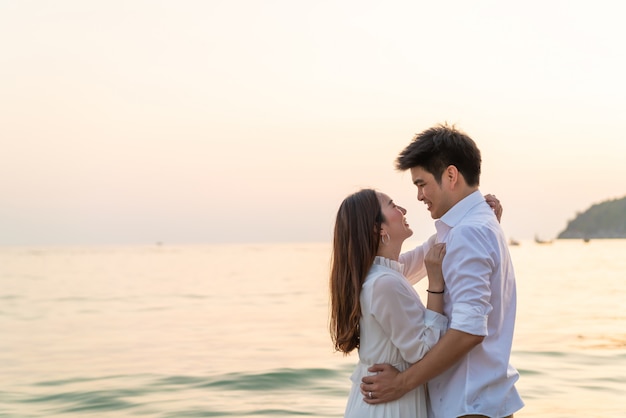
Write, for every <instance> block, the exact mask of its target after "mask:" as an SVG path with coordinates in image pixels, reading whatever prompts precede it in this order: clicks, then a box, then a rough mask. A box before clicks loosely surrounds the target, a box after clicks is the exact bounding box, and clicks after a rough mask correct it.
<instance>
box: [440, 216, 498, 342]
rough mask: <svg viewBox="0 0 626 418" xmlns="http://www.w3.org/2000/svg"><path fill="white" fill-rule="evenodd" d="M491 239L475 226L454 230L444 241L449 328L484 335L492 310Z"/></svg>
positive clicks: (493, 264)
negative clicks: (450, 304) (450, 302)
mask: <svg viewBox="0 0 626 418" xmlns="http://www.w3.org/2000/svg"><path fill="white" fill-rule="evenodd" d="M490 241H491V239H490V237H489V236H488V234H485V232H484V231H481V230H480V229H479V228H477V227H469V226H459V227H457V228H453V229H452V230H451V233H450V235H449V237H448V240H447V242H446V256H445V257H444V259H443V274H444V277H445V282H446V288H447V290H448V292H449V295H450V298H451V301H452V310H451V313H450V328H453V329H456V330H459V331H463V332H466V333H468V334H472V335H482V336H486V335H487V334H488V332H487V318H488V315H489V313H490V312H491V311H492V306H491V304H490V303H489V301H490V299H491V275H492V274H493V271H494V269H495V262H494V257H493V254H492V252H491V251H490V250H489V247H490Z"/></svg>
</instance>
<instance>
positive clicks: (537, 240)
mask: <svg viewBox="0 0 626 418" xmlns="http://www.w3.org/2000/svg"><path fill="white" fill-rule="evenodd" d="M535 242H536V243H537V244H552V240H549V241H545V240H542V239H540V238H539V237H538V236H537V235H535Z"/></svg>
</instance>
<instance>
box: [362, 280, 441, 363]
mask: <svg viewBox="0 0 626 418" xmlns="http://www.w3.org/2000/svg"><path fill="white" fill-rule="evenodd" d="M372 314H373V315H374V318H375V319H376V321H378V323H379V324H380V325H381V327H382V329H383V330H384V332H385V333H386V334H387V336H388V337H389V339H390V340H391V342H392V343H393V344H394V345H395V346H396V347H397V348H398V350H399V351H400V354H401V355H402V358H403V359H404V360H406V361H407V362H409V363H415V362H417V361H418V360H420V359H421V358H422V357H423V356H424V355H425V354H426V353H427V352H428V350H430V349H431V347H432V346H434V345H435V344H436V343H437V341H438V340H439V338H440V337H441V336H442V335H443V333H444V332H445V330H446V327H447V324H448V319H447V318H446V317H445V316H443V315H441V314H438V313H437V312H434V311H430V310H427V309H426V307H425V306H424V304H423V303H422V301H421V300H420V299H419V296H418V295H417V293H416V292H415V290H414V289H413V288H412V287H411V286H410V285H409V284H408V283H407V282H406V281H405V280H403V279H400V278H399V277H398V276H394V275H383V276H381V277H379V278H378V279H377V280H376V282H375V283H374V288H373V292H372Z"/></svg>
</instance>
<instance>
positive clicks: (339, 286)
mask: <svg viewBox="0 0 626 418" xmlns="http://www.w3.org/2000/svg"><path fill="white" fill-rule="evenodd" d="M486 199H487V202H488V203H489V204H490V206H492V207H493V208H494V211H495V212H496V216H497V217H498V220H499V219H500V214H501V211H502V208H501V206H500V205H499V202H498V201H497V199H495V197H493V196H490V195H487V196H486ZM405 214H406V210H405V209H404V208H402V207H400V206H397V205H396V204H394V203H393V201H392V200H391V199H390V198H389V196H387V195H386V194H384V193H380V192H376V191H374V190H372V189H364V190H361V191H359V192H357V193H354V194H352V195H350V196H348V197H347V198H346V199H344V201H343V202H342V204H341V206H340V208H339V211H338V213H337V219H336V222H335V231H334V241H333V257H332V266H331V275H330V297H331V314H330V332H331V338H332V340H333V343H334V345H335V348H336V349H337V350H338V351H341V352H343V353H345V354H348V353H350V352H352V351H353V350H354V349H358V350H359V363H358V364H357V367H356V369H355V371H354V373H353V374H352V376H351V380H352V389H351V392H350V396H349V398H348V403H347V406H346V411H345V417H349V418H351V417H418V418H419V417H422V418H425V417H426V410H427V407H426V399H427V396H426V394H425V388H424V387H423V386H422V387H418V388H417V389H415V390H413V391H411V392H409V393H407V394H406V395H405V396H403V397H402V398H400V399H398V400H397V401H394V402H388V403H384V404H379V405H368V404H367V403H365V402H364V401H363V397H362V394H361V391H360V383H361V378H362V377H363V376H365V375H366V374H367V373H368V372H367V368H368V367H369V366H370V365H373V364H375V363H390V364H393V365H394V366H395V367H396V368H397V369H399V370H400V371H403V370H405V369H406V368H407V367H408V366H409V365H410V364H412V363H415V362H417V361H418V360H420V359H421V358H422V357H423V356H424V355H425V354H426V352H427V351H428V350H429V349H430V348H431V347H432V346H433V345H434V344H435V343H436V342H437V341H438V339H439V337H440V336H441V335H442V334H443V332H444V331H445V330H446V327H447V322H448V320H447V318H446V317H444V316H443V315H442V314H441V313H442V312H443V289H444V281H443V274H442V271H441V263H442V260H443V256H444V255H445V247H444V244H434V237H432V238H431V239H430V240H429V241H428V242H427V243H425V244H424V245H422V246H419V247H417V248H415V249H414V250H412V251H409V252H406V253H404V254H402V255H400V251H401V249H402V244H403V243H404V241H405V240H406V239H407V238H409V237H410V236H411V235H413V231H412V230H411V229H410V228H409V225H408V223H407V222H406V219H405ZM425 254H426V255H425ZM426 274H428V280H429V286H428V301H427V306H426V307H425V306H424V304H423V303H422V301H421V300H420V298H419V296H418V294H417V293H416V292H415V289H413V287H412V286H411V284H410V283H409V282H408V281H407V279H406V277H405V275H406V276H409V277H410V278H411V282H412V283H415V282H417V280H419V279H421V278H423V277H424V276H425V275H426ZM369 396H371V394H369Z"/></svg>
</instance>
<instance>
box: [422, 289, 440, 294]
mask: <svg viewBox="0 0 626 418" xmlns="http://www.w3.org/2000/svg"><path fill="white" fill-rule="evenodd" d="M426 291H427V292H428V293H433V294H435V295H443V292H444V291H445V289H444V290H442V291H441V292H435V291H434V290H429V289H426Z"/></svg>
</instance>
